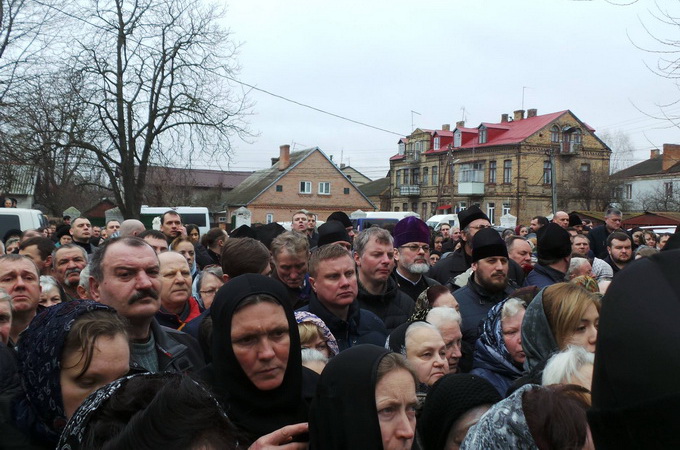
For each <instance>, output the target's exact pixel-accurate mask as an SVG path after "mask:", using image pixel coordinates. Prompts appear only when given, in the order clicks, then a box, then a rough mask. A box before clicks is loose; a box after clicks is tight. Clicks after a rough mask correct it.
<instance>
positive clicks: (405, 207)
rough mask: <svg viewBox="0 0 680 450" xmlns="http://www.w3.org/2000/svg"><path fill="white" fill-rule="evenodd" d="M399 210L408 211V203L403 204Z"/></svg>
mask: <svg viewBox="0 0 680 450" xmlns="http://www.w3.org/2000/svg"><path fill="white" fill-rule="evenodd" d="M401 210H402V211H408V203H404V204H402V205H401Z"/></svg>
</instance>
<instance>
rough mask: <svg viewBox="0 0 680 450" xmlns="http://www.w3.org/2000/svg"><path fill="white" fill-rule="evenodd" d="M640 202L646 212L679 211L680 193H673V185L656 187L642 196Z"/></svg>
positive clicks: (667, 184)
mask: <svg viewBox="0 0 680 450" xmlns="http://www.w3.org/2000/svg"><path fill="white" fill-rule="evenodd" d="M669 185H671V186H669ZM639 201H640V204H641V205H642V209H643V210H645V211H678V210H679V209H680V193H678V192H677V191H675V192H674V191H673V187H672V183H666V184H664V185H660V186H658V187H656V188H655V189H653V190H652V191H651V192H647V193H645V194H644V195H643V196H641V197H640V198H639Z"/></svg>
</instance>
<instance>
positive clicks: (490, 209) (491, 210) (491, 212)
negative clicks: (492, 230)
mask: <svg viewBox="0 0 680 450" xmlns="http://www.w3.org/2000/svg"><path fill="white" fill-rule="evenodd" d="M486 215H487V216H488V217H489V222H491V223H494V222H495V221H496V220H495V217H494V216H495V215H496V204H495V203H492V202H489V203H487V204H486Z"/></svg>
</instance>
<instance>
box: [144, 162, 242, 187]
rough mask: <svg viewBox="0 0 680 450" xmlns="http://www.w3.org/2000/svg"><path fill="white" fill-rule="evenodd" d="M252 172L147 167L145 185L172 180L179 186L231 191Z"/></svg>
mask: <svg viewBox="0 0 680 450" xmlns="http://www.w3.org/2000/svg"><path fill="white" fill-rule="evenodd" d="M252 173H253V172H247V171H223V170H208V169H182V168H177V167H161V166H149V168H148V171H147V184H150V185H154V184H163V183H167V182H168V180H173V181H174V182H175V183H177V185H179V186H188V187H202V188H217V187H221V188H223V189H233V188H235V187H236V186H238V185H239V184H241V183H242V182H243V181H244V180H245V179H246V178H248V177H249V176H250V175H251V174H252Z"/></svg>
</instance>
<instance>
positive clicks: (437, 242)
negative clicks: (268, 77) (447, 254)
mask: <svg viewBox="0 0 680 450" xmlns="http://www.w3.org/2000/svg"><path fill="white" fill-rule="evenodd" d="M443 241H444V238H443V237H436V238H434V249H435V250H437V251H438V252H441V251H442V242H443Z"/></svg>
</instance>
